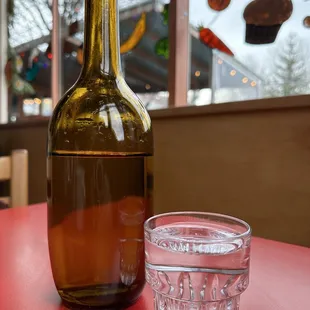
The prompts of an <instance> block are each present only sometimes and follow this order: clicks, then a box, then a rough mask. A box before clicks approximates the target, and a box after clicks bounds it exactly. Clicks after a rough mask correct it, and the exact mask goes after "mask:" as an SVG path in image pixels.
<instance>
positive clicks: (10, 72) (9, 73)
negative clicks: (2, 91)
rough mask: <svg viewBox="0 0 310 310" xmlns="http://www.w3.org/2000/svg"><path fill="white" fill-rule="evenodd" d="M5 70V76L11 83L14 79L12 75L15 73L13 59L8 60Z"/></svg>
mask: <svg viewBox="0 0 310 310" xmlns="http://www.w3.org/2000/svg"><path fill="white" fill-rule="evenodd" d="M4 72H5V77H6V80H7V82H8V84H10V83H11V80H12V75H13V68H12V59H9V60H8V61H7V63H6V65H5V69H4Z"/></svg>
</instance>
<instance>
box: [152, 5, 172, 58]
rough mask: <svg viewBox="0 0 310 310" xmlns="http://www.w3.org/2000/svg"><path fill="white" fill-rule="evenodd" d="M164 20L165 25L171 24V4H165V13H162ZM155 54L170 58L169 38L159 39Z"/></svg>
mask: <svg viewBox="0 0 310 310" xmlns="http://www.w3.org/2000/svg"><path fill="white" fill-rule="evenodd" d="M161 16H162V18H163V24H164V25H166V26H167V25H168V23H169V4H165V6H164V9H163V11H162V12H161ZM154 51H155V54H156V55H157V56H161V57H164V58H166V59H168V58H169V38H168V37H163V38H161V39H159V40H158V41H157V42H156V44H155V50H154Z"/></svg>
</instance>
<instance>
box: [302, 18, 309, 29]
mask: <svg viewBox="0 0 310 310" xmlns="http://www.w3.org/2000/svg"><path fill="white" fill-rule="evenodd" d="M303 25H304V27H306V28H310V16H306V17H305V18H304V21H303Z"/></svg>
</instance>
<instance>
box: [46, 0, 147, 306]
mask: <svg viewBox="0 0 310 310" xmlns="http://www.w3.org/2000/svg"><path fill="white" fill-rule="evenodd" d="M118 23H119V22H118V4H117V0H85V42H84V66H83V69H82V72H81V75H80V77H79V79H78V81H77V82H76V84H75V85H74V86H73V87H72V88H71V89H70V90H69V91H68V92H67V93H66V94H65V95H64V96H63V98H62V99H61V100H60V102H59V103H58V105H57V106H56V108H55V110H54V113H53V116H52V118H51V121H50V125H49V131H48V159H47V160H48V165H47V166H48V177H47V179H48V241H49V253H50V260H51V267H52V272H53V277H54V281H55V284H56V287H57V290H58V292H59V294H60V296H61V298H62V300H63V301H64V303H65V305H66V306H68V307H69V308H72V309H83V308H85V309H92V308H95V309H96V308H97V309H98V308H100V309H118V308H122V307H126V306H128V305H130V304H131V303H133V302H135V300H136V299H137V298H138V296H139V295H140V293H141V291H142V289H143V286H144V281H145V280H144V277H145V276H144V243H143V223H144V221H145V220H146V218H148V217H149V216H150V215H152V206H151V202H150V196H149V193H150V186H151V184H149V182H148V181H149V180H150V178H149V176H148V174H149V173H150V172H151V171H150V165H149V163H150V160H151V158H152V155H153V136H152V129H151V120H150V117H149V115H148V113H147V111H146V109H145V108H144V106H143V105H142V103H141V102H140V101H139V99H138V98H137V96H136V95H135V94H134V93H133V92H132V91H131V90H130V88H129V87H128V86H127V84H126V82H125V81H124V78H123V76H122V72H121V65H120V53H119V32H118V26H119V25H118Z"/></svg>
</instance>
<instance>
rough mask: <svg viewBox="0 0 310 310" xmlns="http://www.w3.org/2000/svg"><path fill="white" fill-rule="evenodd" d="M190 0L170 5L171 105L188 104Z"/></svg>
mask: <svg viewBox="0 0 310 310" xmlns="http://www.w3.org/2000/svg"><path fill="white" fill-rule="evenodd" d="M189 41H190V40H189V0H171V1H170V6H169V71H168V90H169V106H170V107H182V106H186V105H187V91H188V81H189V53H190V50H189Z"/></svg>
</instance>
